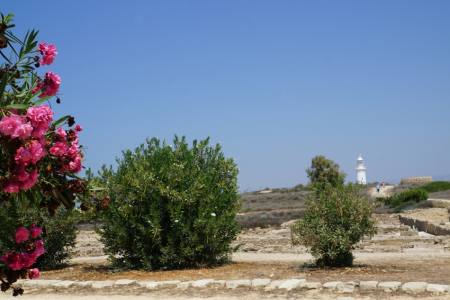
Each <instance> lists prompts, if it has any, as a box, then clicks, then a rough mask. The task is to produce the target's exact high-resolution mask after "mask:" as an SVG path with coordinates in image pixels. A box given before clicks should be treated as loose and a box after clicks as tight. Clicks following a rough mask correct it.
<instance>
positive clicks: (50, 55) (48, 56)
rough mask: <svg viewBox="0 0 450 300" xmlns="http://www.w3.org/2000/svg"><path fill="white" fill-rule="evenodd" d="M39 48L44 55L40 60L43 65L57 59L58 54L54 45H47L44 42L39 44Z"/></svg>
mask: <svg viewBox="0 0 450 300" xmlns="http://www.w3.org/2000/svg"><path fill="white" fill-rule="evenodd" d="M38 50H39V52H41V54H42V55H43V57H42V58H41V60H39V63H40V64H41V65H43V66H45V65H51V64H52V63H53V61H54V60H55V56H56V54H58V53H57V52H56V47H55V46H54V45H51V44H50V45H48V46H47V44H45V43H44V42H42V43H40V44H39V47H38Z"/></svg>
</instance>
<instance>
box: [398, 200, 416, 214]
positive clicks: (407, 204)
mask: <svg viewBox="0 0 450 300" xmlns="http://www.w3.org/2000/svg"><path fill="white" fill-rule="evenodd" d="M415 205H416V202H414V201H408V202H403V203H400V204H399V205H398V206H397V207H395V208H394V213H396V214H398V213H402V212H404V211H405V210H411V209H414V208H415Z"/></svg>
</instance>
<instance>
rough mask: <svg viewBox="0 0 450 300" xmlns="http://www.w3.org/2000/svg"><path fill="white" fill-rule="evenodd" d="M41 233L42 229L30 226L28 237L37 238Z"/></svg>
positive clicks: (33, 225)
mask: <svg viewBox="0 0 450 300" xmlns="http://www.w3.org/2000/svg"><path fill="white" fill-rule="evenodd" d="M41 233H42V228H40V227H36V224H34V223H33V224H32V225H31V229H30V235H31V237H32V238H34V239H35V238H37V237H38V236H39V235H40V234H41Z"/></svg>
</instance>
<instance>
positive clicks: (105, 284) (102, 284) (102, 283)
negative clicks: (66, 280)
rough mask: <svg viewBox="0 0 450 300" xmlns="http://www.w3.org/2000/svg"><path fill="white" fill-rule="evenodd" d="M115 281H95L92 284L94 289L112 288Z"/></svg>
mask: <svg viewBox="0 0 450 300" xmlns="http://www.w3.org/2000/svg"><path fill="white" fill-rule="evenodd" d="M114 283H115V281H113V280H105V281H94V282H92V288H93V289H102V288H110V287H113V286H114Z"/></svg>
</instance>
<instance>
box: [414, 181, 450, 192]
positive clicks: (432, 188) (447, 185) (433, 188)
mask: <svg viewBox="0 0 450 300" xmlns="http://www.w3.org/2000/svg"><path fill="white" fill-rule="evenodd" d="M420 188H422V189H424V190H425V191H426V192H428V193H436V192H440V191H446V190H450V182H448V181H435V182H431V183H429V184H426V185H424V186H421V187H420Z"/></svg>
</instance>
